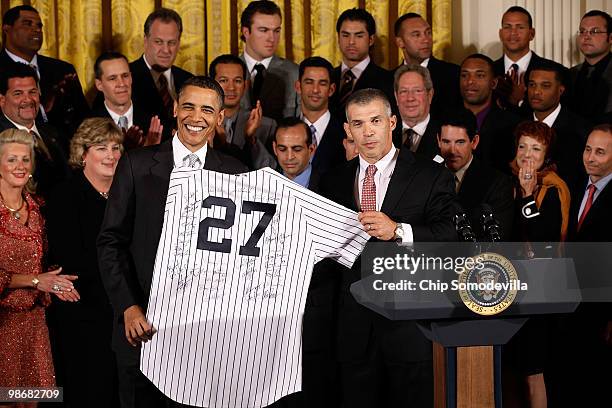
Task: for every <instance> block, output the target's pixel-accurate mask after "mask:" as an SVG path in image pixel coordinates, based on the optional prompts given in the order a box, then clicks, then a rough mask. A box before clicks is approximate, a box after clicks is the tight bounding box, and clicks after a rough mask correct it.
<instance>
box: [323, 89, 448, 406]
mask: <svg viewBox="0 0 612 408" xmlns="http://www.w3.org/2000/svg"><path fill="white" fill-rule="evenodd" d="M347 113H348V123H346V124H345V125H344V129H345V131H346V132H347V133H349V134H351V135H352V136H353V138H354V139H355V142H356V143H357V146H358V150H359V157H358V158H355V159H353V160H351V161H350V162H348V163H347V164H345V165H344V166H341V167H339V168H338V169H336V171H334V172H332V173H329V174H328V176H327V177H325V178H323V179H322V180H321V183H320V186H319V191H320V192H321V194H323V195H324V196H326V197H328V198H330V199H332V200H334V201H335V202H337V203H339V204H342V205H344V206H346V207H348V208H351V209H353V210H356V211H357V210H360V211H361V212H360V214H359V220H360V222H361V223H362V224H363V225H364V228H365V229H366V231H368V233H369V234H370V235H371V236H372V240H373V241H376V240H379V241H393V240H401V241H402V242H406V243H408V242H416V241H453V240H456V237H457V235H456V232H455V228H454V226H453V224H452V221H451V217H452V210H451V203H452V201H453V199H454V197H455V193H454V183H453V178H452V175H451V173H450V172H449V171H448V170H447V169H446V168H444V166H442V165H439V164H435V163H432V161H431V160H430V159H423V158H420V157H418V156H415V155H413V154H412V153H411V152H410V150H408V149H401V150H400V149H397V148H395V147H394V146H393V142H392V132H393V128H394V127H395V125H396V118H395V116H393V115H392V112H391V106H390V103H389V101H388V100H387V98H386V96H385V94H384V93H383V92H382V91H380V90H377V89H364V90H360V91H357V92H355V93H354V94H353V95H351V97H350V98H349V100H348V101H347ZM359 263H360V262H357V263H356V266H354V267H353V269H351V270H348V269H342V285H341V293H340V298H341V299H340V302H339V304H340V310H339V318H338V319H339V322H338V342H337V347H338V355H337V357H338V360H339V362H340V366H341V376H340V378H341V380H342V386H341V392H342V404H343V405H342V406H347V407H398V406H403V405H405V404H406V403H407V401H408V402H409V404H410V406H412V407H428V408H429V407H431V406H432V404H433V369H432V361H431V360H432V344H431V342H429V341H428V340H426V339H425V337H424V336H423V334H422V333H421V332H420V331H419V329H418V328H417V326H416V324H415V323H414V322H399V321H391V320H387V319H386V318H384V317H381V316H380V315H377V314H376V313H374V312H373V311H371V310H369V309H367V308H365V307H363V306H361V305H359V304H358V303H357V302H356V301H355V299H354V298H353V296H352V295H351V294H350V292H349V287H350V285H351V283H353V282H355V281H357V280H359V279H360V273H361V267H360V265H359Z"/></svg>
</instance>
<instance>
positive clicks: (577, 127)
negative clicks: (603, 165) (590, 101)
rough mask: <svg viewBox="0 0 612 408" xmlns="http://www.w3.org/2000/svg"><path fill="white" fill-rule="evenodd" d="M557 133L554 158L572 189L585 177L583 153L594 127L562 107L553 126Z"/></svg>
mask: <svg viewBox="0 0 612 408" xmlns="http://www.w3.org/2000/svg"><path fill="white" fill-rule="evenodd" d="M552 128H553V129H554V130H555V133H556V137H557V138H556V140H555V147H554V149H553V152H552V157H553V159H554V161H555V163H556V164H557V173H558V174H559V177H561V178H562V179H563V181H565V183H566V184H567V185H568V186H569V187H570V188H572V187H573V186H575V185H576V184H577V183H578V182H579V181H581V180H582V179H583V178H584V177H585V176H586V172H585V170H584V165H583V163H582V152H583V150H584V146H585V145H586V141H587V138H588V137H589V133H590V132H591V128H592V126H591V125H590V124H589V123H588V122H587V121H586V120H584V119H583V118H582V117H581V116H578V115H576V114H575V113H574V112H572V111H570V110H569V108H568V107H567V106H565V105H561V112H559V116H557V119H556V120H555V122H554V123H553V125H552Z"/></svg>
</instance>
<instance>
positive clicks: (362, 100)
mask: <svg viewBox="0 0 612 408" xmlns="http://www.w3.org/2000/svg"><path fill="white" fill-rule="evenodd" d="M376 100H379V101H381V102H382V103H383V105H384V107H385V110H386V111H387V114H388V115H389V117H390V116H391V115H393V112H392V111H391V103H390V102H389V98H387V95H386V94H385V93H384V92H383V91H381V90H380V89H375V88H364V89H360V90H358V91H355V92H353V93H352V94H351V96H349V97H348V99H347V100H346V107H345V109H344V112H345V115H346V119H347V121H348V109H349V107H350V106H351V105H366V104H368V103H370V102H373V101H376Z"/></svg>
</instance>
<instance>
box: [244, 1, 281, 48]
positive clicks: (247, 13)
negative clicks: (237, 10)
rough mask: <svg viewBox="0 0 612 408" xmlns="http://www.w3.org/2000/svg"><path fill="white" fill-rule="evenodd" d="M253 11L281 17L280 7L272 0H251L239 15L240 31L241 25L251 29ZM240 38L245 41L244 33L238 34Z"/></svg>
mask: <svg viewBox="0 0 612 408" xmlns="http://www.w3.org/2000/svg"><path fill="white" fill-rule="evenodd" d="M255 13H259V14H266V15H268V16H273V15H277V16H279V17H280V18H281V19H282V18H283V15H282V14H281V10H280V8H279V7H278V6H277V5H276V3H274V2H273V1H269V0H257V1H252V2H250V3H249V4H248V6H246V7H245V9H244V10H242V14H241V15H240V29H241V31H242V27H246V28H248V29H249V31H251V26H252V25H253V16H254V15H255ZM240 39H241V40H242V41H246V39H245V38H244V35H242V34H240Z"/></svg>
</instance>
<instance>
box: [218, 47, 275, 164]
mask: <svg viewBox="0 0 612 408" xmlns="http://www.w3.org/2000/svg"><path fill="white" fill-rule="evenodd" d="M246 70H247V67H246V65H245V63H244V61H242V60H241V59H240V58H238V57H236V56H235V55H231V54H225V55H220V56H218V57H217V58H215V59H214V60H213V62H211V64H210V67H209V69H208V72H209V73H210V76H211V77H212V78H214V79H215V81H217V82H218V83H219V85H221V88H223V92H224V94H225V96H224V99H223V108H224V110H225V117H224V120H223V126H218V127H217V130H216V135H215V139H214V143H215V146H214V147H215V149H218V148H221V149H222V150H225V153H228V154H231V155H233V156H235V157H237V158H238V159H240V160H241V161H242V162H244V163H245V164H246V165H247V166H248V167H249V168H250V169H253V170H256V169H261V168H263V167H272V168H276V160H275V159H274V156H272V154H271V153H270V152H269V151H268V150H267V149H266V147H265V144H266V143H268V144H270V145H271V144H272V141H273V139H274V133H275V131H276V122H275V121H274V120H273V119H270V118H268V117H266V116H263V115H262V108H261V103H260V102H257V104H256V105H255V107H254V108H253V109H244V108H242V107H241V106H240V100H241V99H242V97H243V95H244V94H245V90H246V88H247V83H248V82H247V80H246ZM226 144H231V145H233V146H234V147H235V148H232V147H222V146H223V145H226Z"/></svg>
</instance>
